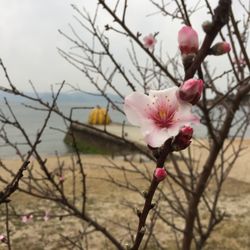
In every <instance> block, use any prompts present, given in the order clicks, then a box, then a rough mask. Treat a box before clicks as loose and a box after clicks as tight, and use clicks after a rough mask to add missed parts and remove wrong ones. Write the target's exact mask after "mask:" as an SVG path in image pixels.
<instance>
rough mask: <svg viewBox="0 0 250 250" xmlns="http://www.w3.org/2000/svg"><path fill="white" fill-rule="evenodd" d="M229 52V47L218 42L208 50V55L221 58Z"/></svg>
mask: <svg viewBox="0 0 250 250" xmlns="http://www.w3.org/2000/svg"><path fill="white" fill-rule="evenodd" d="M230 50H231V46H230V44H229V43H227V42H219V43H216V44H215V45H214V46H213V47H212V48H210V50H209V54H210V55H214V56H221V55H223V54H225V53H228V52H229V51H230Z"/></svg>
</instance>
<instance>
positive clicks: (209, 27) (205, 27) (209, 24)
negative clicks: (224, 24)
mask: <svg viewBox="0 0 250 250" xmlns="http://www.w3.org/2000/svg"><path fill="white" fill-rule="evenodd" d="M212 26H213V23H212V22H210V21H205V22H203V24H202V29H203V30H204V32H205V33H209V32H210V31H211V30H212Z"/></svg>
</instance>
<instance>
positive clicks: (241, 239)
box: [0, 156, 250, 250]
mask: <svg viewBox="0 0 250 250" xmlns="http://www.w3.org/2000/svg"><path fill="white" fill-rule="evenodd" d="M83 159H84V166H85V169H86V173H87V177H88V181H87V186H88V197H89V198H88V203H87V204H88V205H87V208H88V211H89V213H90V214H91V215H92V216H94V217H96V218H98V221H99V222H102V223H104V225H105V226H107V227H108V228H109V229H110V230H111V231H112V232H113V234H114V235H115V236H116V237H118V238H120V239H122V240H123V242H124V243H125V242H126V241H129V237H128V235H126V234H125V231H124V230H121V229H119V227H117V225H115V224H114V223H111V220H113V221H115V222H129V223H130V224H131V226H135V225H136V223H137V217H136V215H135V213H134V211H133V209H131V208H128V207H127V206H126V205H125V204H126V203H127V201H128V202H130V203H131V204H132V203H135V202H136V203H139V204H142V203H143V198H142V197H141V196H140V195H139V194H138V193H136V192H131V191H129V190H126V189H124V188H119V187H117V186H116V185H114V184H112V183H109V182H105V181H103V180H101V179H100V178H104V177H106V172H105V171H104V170H103V169H102V168H100V167H98V166H97V165H99V164H102V165H108V164H109V163H108V161H106V160H105V159H104V158H103V157H99V156H95V157H93V156H88V157H84V158H83ZM62 160H64V162H65V166H66V167H67V166H68V165H69V164H70V158H69V157H63V158H62ZM48 162H49V166H50V168H51V169H53V168H54V167H55V166H56V159H55V158H49V161H48ZM115 162H116V163H117V165H118V166H124V167H126V166H128V163H127V162H124V161H123V160H122V159H118V158H117V159H116V160H115ZM93 163H94V164H93ZM9 164H10V165H11V166H13V167H14V168H17V167H18V166H19V165H18V163H17V162H16V161H9ZM136 164H137V166H138V167H140V168H141V169H143V168H145V166H144V165H143V164H139V163H138V162H136ZM14 168H13V169H14ZM148 168H152V167H151V166H148ZM110 171H111V172H112V177H113V178H115V179H117V180H121V179H123V178H124V176H123V174H122V173H121V172H120V171H116V170H110ZM151 171H152V170H151ZM127 178H128V179H129V180H131V181H132V183H135V184H136V186H137V187H138V188H139V189H140V190H141V191H143V190H145V189H146V188H147V187H148V183H147V181H145V180H144V179H142V178H140V177H139V176H138V175H136V174H134V173H128V175H127ZM64 185H65V186H64V187H65V190H66V191H67V193H68V194H70V193H71V188H72V182H71V176H70V175H66V181H65V183H64ZM79 190H80V182H78V183H77V191H79ZM78 198H80V196H79V197H78ZM79 202H80V201H79ZM10 204H11V205H12V206H14V207H15V208H16V212H17V213H18V214H19V215H20V214H26V213H29V212H33V213H34V215H35V219H34V221H33V222H31V223H29V224H24V223H22V222H21V219H20V216H18V217H15V216H14V217H13V218H12V219H11V222H10V228H11V239H12V246H13V249H14V250H15V249H17V250H40V249H44V250H55V249H62V250H63V249H67V248H65V247H64V246H65V244H66V242H65V240H62V238H61V236H60V235H61V234H62V235H64V236H68V237H74V235H75V234H76V233H77V232H78V231H79V230H82V228H83V226H84V225H85V223H83V222H82V221H80V220H79V219H76V218H74V217H65V218H63V219H62V220H60V219H59V218H58V217H54V218H53V216H56V215H58V214H63V213H64V211H63V210H62V209H60V208H59V207H58V206H57V205H56V204H54V203H52V202H49V201H46V200H39V199H36V198H34V197H30V196H28V195H26V194H24V193H20V192H17V193H15V194H14V195H13V196H12V201H11V203H10ZM139 206H140V205H139ZM219 206H220V208H221V209H222V210H223V211H226V213H227V214H228V216H227V218H226V219H225V221H224V222H222V223H221V224H220V225H219V226H218V227H217V228H216V230H215V231H214V232H213V234H212V235H211V238H210V239H209V241H208V244H207V246H206V250H208V249H223V250H224V249H227V250H236V249H243V250H244V249H250V237H249V235H250V217H249V214H250V184H249V183H247V182H242V181H240V180H237V179H235V178H228V180H227V181H226V182H225V184H224V187H223V190H222V197H221V202H220V204H219ZM48 209H49V210H50V213H51V216H52V218H51V219H50V220H49V221H47V222H45V221H43V219H42V217H43V215H44V211H45V210H48ZM1 214H2V216H1V217H0V220H1V221H0V233H1V232H4V219H5V217H4V209H3V208H2V210H1ZM205 217H206V215H205ZM155 230H156V232H158V233H159V235H160V236H161V238H162V242H164V244H165V246H166V249H169V250H174V249H176V247H175V245H174V242H173V238H172V237H171V236H170V230H169V228H166V226H165V225H164V224H162V223H161V222H158V223H157V225H156V228H155ZM89 244H90V246H91V247H90V249H94V250H95V249H96V250H99V249H100V250H101V249H110V250H111V249H112V250H113V249H114V248H112V246H111V245H110V243H109V242H107V241H106V240H105V239H104V238H103V237H102V235H101V234H100V233H96V234H94V235H91V236H90V237H89ZM0 249H6V247H5V246H4V245H3V244H1V245H0ZM148 249H149V250H155V249H157V247H155V246H154V245H150V246H149V248H148Z"/></svg>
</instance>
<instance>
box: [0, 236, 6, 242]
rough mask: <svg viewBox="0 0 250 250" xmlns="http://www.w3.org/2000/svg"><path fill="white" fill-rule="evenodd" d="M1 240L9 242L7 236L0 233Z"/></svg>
mask: <svg viewBox="0 0 250 250" xmlns="http://www.w3.org/2000/svg"><path fill="white" fill-rule="evenodd" d="M0 242H3V243H6V242H7V238H6V236H5V235H3V234H0Z"/></svg>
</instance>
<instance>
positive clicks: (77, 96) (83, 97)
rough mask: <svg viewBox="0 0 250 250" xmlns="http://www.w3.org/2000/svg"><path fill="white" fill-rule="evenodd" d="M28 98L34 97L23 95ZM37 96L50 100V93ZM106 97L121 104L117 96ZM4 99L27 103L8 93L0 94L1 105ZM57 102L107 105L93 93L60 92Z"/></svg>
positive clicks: (102, 98) (30, 94)
mask: <svg viewBox="0 0 250 250" xmlns="http://www.w3.org/2000/svg"><path fill="white" fill-rule="evenodd" d="M25 94H27V95H29V96H34V97H35V95H34V94H33V93H28V92H27V93H25ZM39 96H40V98H41V99H42V100H44V101H47V102H50V101H51V100H52V97H51V93H49V92H43V93H39ZM108 97H109V98H110V99H111V100H112V101H114V102H122V99H121V98H120V97H119V96H117V95H113V94H108ZM4 98H7V100H8V101H9V102H17V103H19V102H25V101H27V99H25V98H23V97H21V96H16V95H12V94H8V93H4V92H0V100H1V103H3V100H4ZM58 102H70V103H74V102H75V103H85V104H86V103H89V104H95V105H97V104H99V105H102V104H105V103H107V101H106V99H105V98H104V97H103V96H100V95H98V94H95V93H80V92H77V93H76V92H74V93H65V92H62V93H61V94H60V96H59V98H58Z"/></svg>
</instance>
